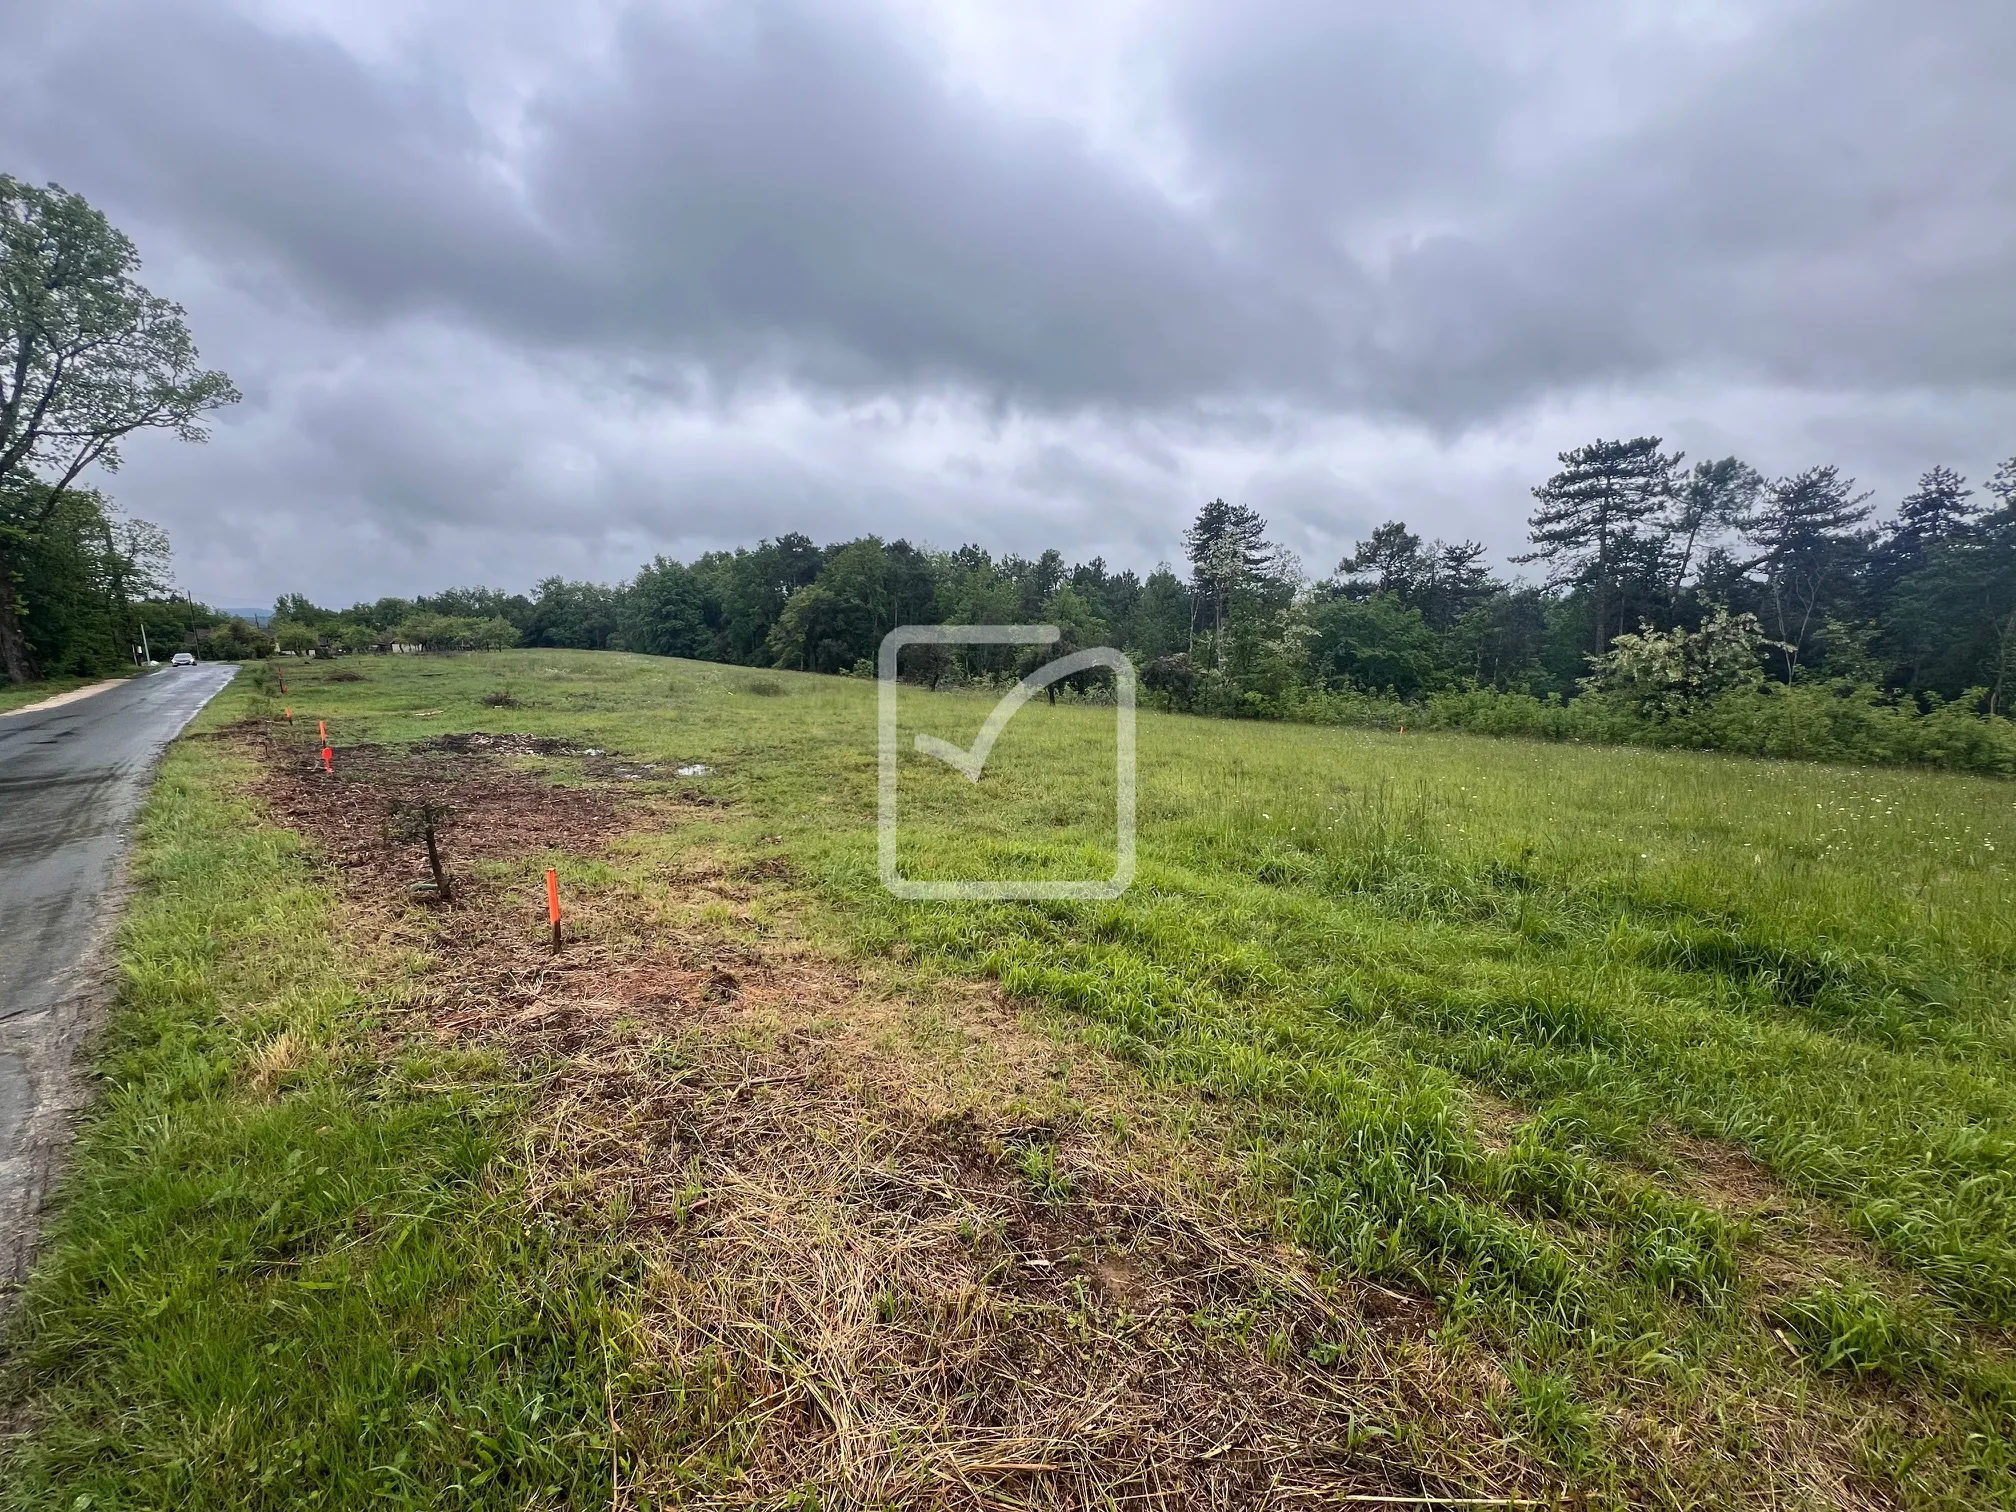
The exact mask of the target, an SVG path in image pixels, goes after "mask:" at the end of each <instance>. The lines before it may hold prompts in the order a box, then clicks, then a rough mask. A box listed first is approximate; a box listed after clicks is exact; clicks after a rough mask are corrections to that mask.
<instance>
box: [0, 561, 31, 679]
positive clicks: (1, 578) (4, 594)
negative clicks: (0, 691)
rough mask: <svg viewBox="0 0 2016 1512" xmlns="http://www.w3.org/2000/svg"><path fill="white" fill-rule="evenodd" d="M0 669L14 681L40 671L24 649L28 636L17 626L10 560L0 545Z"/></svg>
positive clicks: (17, 618) (12, 565) (17, 608)
mask: <svg viewBox="0 0 2016 1512" xmlns="http://www.w3.org/2000/svg"><path fill="white" fill-rule="evenodd" d="M0 669H4V670H5V671H6V673H7V680H8V681H9V682H14V683H25V682H33V681H34V680H35V679H36V678H37V677H38V676H39V675H40V673H38V672H37V670H36V667H35V658H34V656H33V655H31V654H30V652H29V650H28V637H27V636H26V635H25V634H23V633H22V630H21V613H20V609H19V606H18V605H17V604H16V602H15V598H14V563H13V562H12V561H11V560H10V559H9V557H8V555H7V549H6V547H5V546H0Z"/></svg>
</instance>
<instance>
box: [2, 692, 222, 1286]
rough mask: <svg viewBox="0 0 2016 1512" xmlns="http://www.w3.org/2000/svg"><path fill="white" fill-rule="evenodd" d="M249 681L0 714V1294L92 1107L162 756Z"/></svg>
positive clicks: (22, 1269)
mask: <svg viewBox="0 0 2016 1512" xmlns="http://www.w3.org/2000/svg"><path fill="white" fill-rule="evenodd" d="M236 671H237V668H235V667H229V666H196V667H179V668H170V669H165V670H163V671H160V672H156V673H153V674H152V675H150V676H146V677H136V678H134V679H132V680H131V681H129V682H124V683H121V684H120V685H119V686H118V687H116V688H109V689H107V690H106V691H105V692H103V693H94V694H92V695H91V696H90V697H88V698H80V699H77V700H75V701H73V702H70V703H66V704H62V705H59V706H58V707H56V708H53V709H44V710H41V711H39V712H36V713H18V714H0V1289H5V1290H11V1289H12V1283H14V1282H16V1281H18V1280H19V1279H20V1277H21V1276H22V1275H23V1274H25V1273H26V1270H27V1265H28V1261H29V1257H30V1255H31V1253H32V1246H33V1241H34V1236H35V1231H36V1228H37V1226H38V1224H37V1220H38V1218H39V1216H40V1213H41V1210H42V1203H43V1199H44V1196H45V1194H46V1193H47V1191H48V1187H49V1181H50V1178H51V1176H52V1175H53V1173H54V1172H55V1170H56V1169H57V1168H58V1165H59V1163H60V1160H61V1157H62V1153H63V1149H64V1147H65V1144H66V1143H67V1140H68V1137H69V1131H70V1117H71V1114H72V1113H73V1112H74V1111H75V1110H76V1109H77V1108H78V1107H79V1106H81V1105H82V1085H81V1083H80V1081H79V1079H78V1077H77V1076H76V1075H75V1073H74V1071H73V1067H72V1061H73V1057H74V1054H75V1052H76V1049H77V1046H78V1044H79V1043H80V1042H81V1041H82V1040H83V1039H84V1038H85V1037H86V1036H87V1035H88V1034H89V1033H90V1031H91V1030H92V1028H94V1027H95V1025H96V1023H97V1019H98V1015H99V1012H100V1010H101V1008H102V1006H103V996H104V994H103V987H104V967H105V960H104V945H105V942H106V940H107V938H108V937H109V934H110V931H111V928H112V925H113V924H114V923H115V922H116V915H117V911H118V910H117V904H118V890H119V887H120V883H121V880H122V878H123V875H124V870H123V860H124V853H125V849H126V841H127V836H128V834H129V832H130V831H131V828H132V823H133V816H134V814H135V813H136V812H137V811H138V809H139V807H140V801H141V799H142V798H144V797H145V796H146V793H147V786H148V784H149V782H151V781H152V779H153V774H154V763H155V761H156V759H157V758H158V757H159V756H160V754H161V750H162V748H163V747H164V746H166V745H167V744H168V742H169V741H170V740H172V739H174V738H175V736H176V734H177V733H178V732H179V731H180V730H181V729H182V727H183V726H184V725H186V724H187V723H188V722H189V721H190V720H191V719H192V718H194V717H195V715H196V713H197V711H198V710H199V709H201V708H202V707H203V705H204V704H206V703H208V702H209V701H210V699H211V698H212V697H214V696H215V695H216V693H217V691H218V690H219V689H220V688H222V687H223V686H224V685H225V684H226V683H228V682H229V681H230V680H231V677H232V674H233V673H234V672H236ZM0 1297H4V1291H0Z"/></svg>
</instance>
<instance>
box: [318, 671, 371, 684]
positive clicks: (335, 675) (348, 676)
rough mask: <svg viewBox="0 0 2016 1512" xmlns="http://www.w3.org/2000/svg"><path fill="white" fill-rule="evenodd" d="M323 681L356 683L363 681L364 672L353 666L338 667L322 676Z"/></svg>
mask: <svg viewBox="0 0 2016 1512" xmlns="http://www.w3.org/2000/svg"><path fill="white" fill-rule="evenodd" d="M323 681H325V682H340V683H356V682H363V681H364V674H363V673H362V672H359V671H358V670H357V669H356V668H355V667H338V668H337V669H336V670H335V671H334V672H331V673H330V674H329V675H328V677H326V678H324V679H323Z"/></svg>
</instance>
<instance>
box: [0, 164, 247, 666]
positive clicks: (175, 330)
mask: <svg viewBox="0 0 2016 1512" xmlns="http://www.w3.org/2000/svg"><path fill="white" fill-rule="evenodd" d="M139 265H140V254H139V252H138V251H137V250H136V249H135V247H134V246H133V243H132V242H131V241H130V240H128V239H127V238H126V237H125V236H124V235H123V234H121V233H120V232H119V231H118V230H116V229H115V228H114V227H113V226H112V224H111V222H110V221H108V220H106V218H105V217H104V215H103V214H101V213H100V212H99V211H97V210H94V209H92V207H91V206H90V205H89V204H87V203H86V202H85V200H84V199H83V197H82V196H81V195H77V194H73V193H71V192H70V191H68V190H66V189H63V188H62V187H61V186H59V185H55V184H51V185H48V186H47V187H43V188H37V187H36V186H34V185H32V184H27V183H23V182H22V181H21V180H19V179H17V178H14V177H13V176H12V175H9V174H4V173H0V671H4V672H5V674H6V675H7V677H8V678H9V679H10V680H11V681H13V682H17V683H19V682H27V681H29V680H31V679H33V678H35V677H37V676H39V675H41V671H42V669H41V667H40V665H39V662H38V659H37V656H36V653H35V651H34V649H33V648H32V647H31V645H30V642H29V639H28V636H29V634H30V633H31V632H29V631H28V630H26V629H25V628H24V621H25V620H26V618H27V617H28V615H29V614H30V613H32V611H33V608H34V602H33V601H34V600H35V599H37V598H40V600H41V601H42V608H43V617H44V629H43V632H42V634H43V637H44V640H43V644H44V648H45V651H46V650H47V649H48V648H49V647H51V646H52V645H53V646H54V647H55V650H54V653H53V654H55V655H56V656H57V657H58V659H59V660H60V661H63V662H66V663H71V664H73V665H72V668H71V669H72V670H74V664H75V663H78V662H79V661H90V660H94V659H96V660H100V661H103V660H106V659H108V658H113V659H117V660H123V659H124V656H125V653H124V652H123V651H116V650H114V649H112V648H116V647H117V645H118V642H120V641H121V640H123V639H124V636H125V633H126V631H127V630H128V629H129V628H130V625H129V620H130V615H129V614H128V612H127V610H126V604H127V602H128V601H129V600H130V599H132V598H136V597H141V596H143V595H141V594H139V593H134V592H130V591H123V590H122V589H121V588H120V586H119V585H118V583H117V582H116V581H115V582H114V583H113V584H112V591H111V594H110V599H111V604H110V606H109V608H108V609H107V611H106V613H105V615H104V616H102V617H85V618H84V619H80V618H79V617H78V616H76V615H75V613H74V610H75V609H76V607H77V603H78V600H79V596H80V595H79V592H78V584H79V583H80V582H81V581H85V580H88V578H89V576H90V573H89V569H88V566H87V565H86V564H85V563H83V562H80V561H79V560H77V549H78V547H79V546H80V544H81V545H84V546H85V549H86V550H87V551H95V550H96V548H97V545H98V543H97V541H96V540H94V539H92V533H91V531H90V529H89V527H88V524H86V525H85V526H83V527H80V525H79V522H78V521H77V519H76V518H75V512H74V510H73V509H72V508H71V500H72V493H71V490H72V487H73V485H74V484H75V483H76V481H77V479H78V478H79V477H80V476H81V475H82V474H83V473H84V472H85V471H86V470H87V469H88V468H91V467H93V466H99V467H103V468H104V469H105V470H106V471H108V472H113V471H117V469H118V467H119V460H120V453H119V448H120V443H121V442H122V441H123V440H124V439H125V438H126V437H127V436H129V435H131V434H133V433H134V432H135V431H143V430H165V431H168V432H170V433H172V434H174V435H177V436H180V437H181V438H182V439H184V440H186V441H200V440H202V439H203V437H204V434H205V432H204V430H203V417H204V415H205V414H206V413H207V412H208V411H210V410H213V409H216V408H217V407H219V406H221V405H225V404H231V403H234V402H235V401H236V400H237V398H238V391H237V390H236V389H235V388H233V387H232V385H231V380H230V379H229V378H227V377H225V375H224V374H222V373H220V372H212V371H205V370H204V369H202V368H201V367H200V366H199V365H198V361H197V355H196V346H195V343H194V341H193V340H192V339H191V338H190V335H189V329H188V327H187V325H186V324H184V322H183V318H182V309H181V307H180V306H179V305H176V304H173V303H171V302H170V301H168V300H165V299H162V298H160V297H158V296H157V295H155V294H152V293H150V292H149V291H148V290H147V289H146V288H144V287H142V285H141V284H140V282H139V281H138V280H137V279H136V278H135V277H134V274H135V273H136V272H137V271H138V269H139ZM97 519H99V520H102V519H103V514H102V511H99V512H97ZM105 546H106V555H107V558H108V561H107V562H106V564H105V566H106V571H107V573H108V575H110V576H111V577H113V578H115V579H116V577H117V576H118V572H117V567H116V563H117V562H118V560H119V559H120V556H121V553H120V551H119V550H118V548H117V546H116V545H115V544H114V543H113V542H112V541H110V540H107V541H106V542H105ZM126 555H127V556H129V557H131V556H136V555H137V554H136V553H133V552H131V551H130V550H129V551H128V552H127V553H126ZM164 555H165V553H164ZM36 569H39V573H38V571H37V570H36ZM49 574H53V575H54V578H55V581H54V582H51V581H50V580H49V578H48V577H47V576H45V575H49ZM91 618H96V623H95V624H93V623H89V622H88V620H89V619H91Z"/></svg>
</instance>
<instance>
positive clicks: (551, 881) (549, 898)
mask: <svg viewBox="0 0 2016 1512" xmlns="http://www.w3.org/2000/svg"><path fill="white" fill-rule="evenodd" d="M546 917H547V918H548V919H550V920H551V921H552V923H553V954H555V955H558V954H560V876H559V873H557V872H555V871H554V870H553V868H552V867H550V866H549V867H547V868H546Z"/></svg>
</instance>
